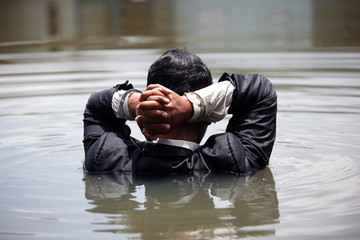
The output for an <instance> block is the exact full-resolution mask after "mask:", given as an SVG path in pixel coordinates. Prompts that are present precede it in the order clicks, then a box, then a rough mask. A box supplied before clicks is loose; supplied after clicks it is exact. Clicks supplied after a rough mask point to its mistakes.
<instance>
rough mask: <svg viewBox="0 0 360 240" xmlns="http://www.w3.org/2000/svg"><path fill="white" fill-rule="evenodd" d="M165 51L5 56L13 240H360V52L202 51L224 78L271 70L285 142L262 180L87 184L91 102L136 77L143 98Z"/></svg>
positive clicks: (3, 228)
mask: <svg viewBox="0 0 360 240" xmlns="http://www.w3.org/2000/svg"><path fill="white" fill-rule="evenodd" d="M161 52H162V51H161V50H156V49H138V50H136V49H134V50H93V51H70V52H44V53H37V54H32V53H18V54H15V53H14V54H1V55H0V62H1V64H0V85H1V88H0V116H1V117H0V131H1V136H0V152H1V157H0V169H1V170H2V173H1V177H0V215H1V218H0V239H44V238H45V239H99V238H102V239H214V238H225V239H238V238H251V237H256V238H258V239H272V238H276V239H289V238H291V239H358V237H359V236H360V230H359V227H360V226H359V219H360V187H359V177H360V162H359V158H360V149H359V148H360V145H359V140H360V121H359V120H360V115H359V114H360V110H359V109H360V98H359V97H360V81H359V77H360V74H359V72H360V67H359V66H360V53H356V52H338V51H337V52H335V51H334V52H330V51H328V52H267V53H251V52H249V53H246V52H243V53H226V52H222V53H221V52H219V53H214V52H204V51H203V52H201V53H199V56H200V57H202V58H203V60H204V62H205V63H206V64H207V65H208V66H209V68H210V69H211V71H212V73H213V77H214V80H216V79H217V78H219V77H220V75H221V74H222V73H223V72H224V71H226V72H229V73H233V72H234V73H248V72H258V73H260V74H262V75H264V76H266V77H268V78H270V79H271V81H272V82H273V83H274V85H275V88H276V90H277V93H278V106H279V113H278V130H277V141H276V144H275V146H274V151H273V155H272V157H271V162H270V165H269V167H268V168H267V169H264V170H262V171H260V172H259V173H257V174H256V175H254V176H251V177H238V176H233V175H216V174H210V175H207V176H204V175H191V176H187V175H184V176H176V177H172V178H161V179H160V178H153V179H149V178H144V177H141V176H138V177H131V176H121V175H120V176H119V175H95V176H84V175H83V171H82V162H83V159H84V155H83V148H82V143H81V141H82V112H83V110H84V107H85V104H86V101H87V99H88V97H89V95H90V94H91V93H93V92H95V91H99V90H102V89H105V88H108V87H112V86H113V85H115V84H117V83H120V82H123V81H125V80H127V79H129V80H131V82H132V83H133V84H134V86H135V87H136V88H139V89H143V88H144V80H145V79H146V74H147V70H148V67H149V66H150V64H151V63H152V62H153V61H154V60H155V59H156V58H157V57H158V56H159V54H160V53H161ZM227 120H228V118H227V119H225V120H224V121H222V122H219V123H216V124H213V125H211V128H210V129H209V131H208V133H207V136H209V135H210V134H213V133H217V132H221V131H223V130H224V128H225V127H226V123H227ZM130 126H131V128H132V129H133V133H132V134H133V136H135V137H137V138H141V139H143V137H142V136H141V134H140V132H139V131H138V130H137V126H136V124H134V123H130Z"/></svg>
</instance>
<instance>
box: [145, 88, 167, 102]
mask: <svg viewBox="0 0 360 240" xmlns="http://www.w3.org/2000/svg"><path fill="white" fill-rule="evenodd" d="M155 95H157V96H163V97H165V96H166V95H165V94H164V93H162V92H161V91H159V90H158V89H152V90H145V91H143V92H142V93H141V95H140V98H139V101H140V102H142V101H145V100H146V99H147V98H148V97H150V96H155Z"/></svg>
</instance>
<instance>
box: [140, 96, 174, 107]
mask: <svg viewBox="0 0 360 240" xmlns="http://www.w3.org/2000/svg"><path fill="white" fill-rule="evenodd" d="M144 101H155V102H158V103H160V104H163V105H165V104H169V103H170V99H169V98H167V97H163V96H158V95H151V96H149V97H148V98H146V99H145V100H144Z"/></svg>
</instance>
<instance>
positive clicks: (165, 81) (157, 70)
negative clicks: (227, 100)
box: [147, 48, 212, 95]
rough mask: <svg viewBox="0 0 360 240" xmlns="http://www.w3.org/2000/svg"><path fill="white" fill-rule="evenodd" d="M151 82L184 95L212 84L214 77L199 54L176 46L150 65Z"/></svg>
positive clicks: (148, 81) (149, 79) (149, 81)
mask: <svg viewBox="0 0 360 240" xmlns="http://www.w3.org/2000/svg"><path fill="white" fill-rule="evenodd" d="M149 84H161V85H163V86H164V87H167V88H169V89H171V90H173V91H174V92H176V93H177V94H179V95H183V94H184V93H185V92H192V91H196V90H199V89H201V88H204V87H207V86H209V85H211V84H212V77H211V73H210V70H209V69H208V68H207V67H206V65H205V64H204V63H203V61H202V60H201V59H200V58H199V57H198V56H197V55H195V54H193V53H190V52H187V51H185V50H181V49H178V48H175V49H171V50H168V51H166V52H165V53H164V54H163V55H161V56H160V57H159V58H158V59H157V60H156V61H155V62H154V63H153V64H152V65H151V66H150V69H149V73H148V77H147V85H149Z"/></svg>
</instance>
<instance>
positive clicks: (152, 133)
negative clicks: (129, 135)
mask: <svg viewBox="0 0 360 240" xmlns="http://www.w3.org/2000/svg"><path fill="white" fill-rule="evenodd" d="M143 132H145V133H146V135H147V136H148V137H151V138H153V137H156V136H157V135H164V134H168V133H169V132H170V125H169V124H164V123H155V124H151V125H149V126H147V127H145V128H143Z"/></svg>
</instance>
